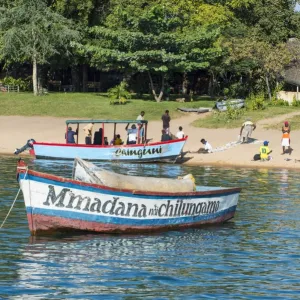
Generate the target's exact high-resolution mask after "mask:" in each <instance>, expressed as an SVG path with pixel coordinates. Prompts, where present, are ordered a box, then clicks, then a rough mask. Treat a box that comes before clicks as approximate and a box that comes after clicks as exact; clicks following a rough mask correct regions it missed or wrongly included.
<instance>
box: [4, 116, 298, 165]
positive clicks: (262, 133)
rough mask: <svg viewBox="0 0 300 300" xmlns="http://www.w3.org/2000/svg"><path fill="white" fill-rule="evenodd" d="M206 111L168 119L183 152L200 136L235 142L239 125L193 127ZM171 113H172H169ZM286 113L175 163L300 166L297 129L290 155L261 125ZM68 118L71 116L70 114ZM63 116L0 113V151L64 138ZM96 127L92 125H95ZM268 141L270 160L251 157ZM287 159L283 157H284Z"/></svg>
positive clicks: (276, 134)
mask: <svg viewBox="0 0 300 300" xmlns="http://www.w3.org/2000/svg"><path fill="white" fill-rule="evenodd" d="M206 116H207V114H201V115H198V114H185V115H182V117H180V118H178V119H171V124H170V125H171V127H170V128H171V132H172V133H173V134H174V133H176V132H177V130H178V127H179V126H182V127H183V131H184V132H185V135H187V136H188V139H187V142H186V144H185V146H184V149H183V152H186V151H191V152H194V151H196V150H198V149H199V148H200V147H202V144H201V143H200V139H201V138H205V139H206V140H207V141H208V142H209V143H210V144H211V145H212V146H213V149H216V148H219V149H220V148H224V146H226V145H228V144H230V143H233V142H236V140H237V137H238V135H239V130H240V128H234V129H224V128H221V129H206V128H197V127H193V126H192V125H191V124H192V122H193V121H195V120H197V119H199V118H205V117H206ZM171 117H172V116H171ZM288 117H289V116H288V115H282V116H280V117H278V116H277V117H275V118H273V119H268V120H263V121H261V122H258V123H257V129H256V130H255V131H254V132H253V134H252V142H251V143H248V144H235V145H233V146H230V147H229V148H226V147H225V148H226V149H223V150H222V151H218V152H217V151H216V152H213V153H209V154H198V153H187V154H186V155H185V156H184V158H183V160H181V159H179V160H178V162H177V163H178V164H182V165H186V166H204V167H209V166H214V167H230V168H253V169H265V168H268V169H292V170H298V169H300V161H299V160H300V140H297V136H298V135H299V134H300V131H292V133H291V145H292V148H294V149H293V151H292V154H291V155H288V154H285V155H281V152H282V147H281V135H282V133H281V131H280V129H279V130H274V129H265V128H264V125H266V124H267V125H270V124H272V122H273V124H278V122H281V121H282V120H288ZM70 119H71V118H70ZM65 120H66V119H65V118H54V117H22V116H10V117H8V116H0V127H1V132H0V140H1V145H0V155H2V156H8V157H16V158H17V157H24V158H28V157H32V156H30V155H29V153H26V152H25V153H24V152H23V153H21V154H20V155H18V156H15V155H14V154H13V152H14V150H15V149H16V148H20V147H21V146H23V145H24V144H25V143H26V141H27V140H28V139H30V138H34V139H35V140H36V141H43V142H56V143H63V142H64V134H65ZM148 124H149V126H148V137H151V138H153V141H158V140H160V135H161V126H162V124H161V121H150V122H149V123H148ZM95 130H96V128H95ZM117 132H118V133H120V134H121V138H123V139H124V138H125V137H126V131H125V128H124V127H123V126H118V129H117ZM105 135H107V136H108V138H109V140H110V137H111V136H112V135H113V128H109V127H107V128H106V131H105ZM83 139H84V135H83V131H81V129H80V132H79V143H84V141H83ZM264 140H268V141H270V145H269V146H270V149H271V150H273V152H272V154H271V156H272V157H273V159H272V160H271V161H265V162H262V161H252V158H253V156H254V154H256V153H258V152H259V147H260V146H261V144H262V141H264ZM286 159H287V160H286Z"/></svg>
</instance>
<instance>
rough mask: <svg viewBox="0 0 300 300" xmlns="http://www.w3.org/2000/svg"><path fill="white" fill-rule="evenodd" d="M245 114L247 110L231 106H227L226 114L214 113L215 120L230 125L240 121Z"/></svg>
mask: <svg viewBox="0 0 300 300" xmlns="http://www.w3.org/2000/svg"><path fill="white" fill-rule="evenodd" d="M244 114H245V109H243V108H235V107H233V106H231V105H228V106H227V110H226V111H224V112H220V111H218V110H217V111H214V115H213V118H215V119H217V120H219V121H223V122H226V123H229V122H230V121H232V120H238V119H240V118H241V117H242V116H243V115H244Z"/></svg>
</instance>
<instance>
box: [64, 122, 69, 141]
mask: <svg viewBox="0 0 300 300" xmlns="http://www.w3.org/2000/svg"><path fill="white" fill-rule="evenodd" d="M68 127H69V124H67V128H66V136H65V138H66V144H68Z"/></svg>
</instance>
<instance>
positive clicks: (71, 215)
mask: <svg viewBox="0 0 300 300" xmlns="http://www.w3.org/2000/svg"><path fill="white" fill-rule="evenodd" d="M235 210H236V205H234V206H231V207H229V208H227V209H224V210H222V211H219V212H216V213H213V214H207V215H200V216H193V217H190V216H189V217H178V218H169V219H162V218H157V219H129V218H118V217H111V216H100V215H93V214H85V213H81V212H74V211H65V210H51V209H44V208H32V207H27V208H26V211H27V213H29V214H33V215H44V216H53V217H60V218H65V219H71V220H81V221H86V222H98V223H106V224H114V225H136V226H141V227H143V226H159V225H176V224H186V223H195V222H199V221H207V220H212V219H215V218H218V217H222V216H224V215H226V214H228V213H230V212H234V211H235Z"/></svg>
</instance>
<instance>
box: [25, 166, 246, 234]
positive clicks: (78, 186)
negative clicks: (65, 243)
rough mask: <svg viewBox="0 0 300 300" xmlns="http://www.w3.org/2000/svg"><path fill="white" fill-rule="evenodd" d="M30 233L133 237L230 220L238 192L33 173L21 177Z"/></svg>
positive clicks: (235, 190)
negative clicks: (153, 187)
mask: <svg viewBox="0 0 300 300" xmlns="http://www.w3.org/2000/svg"><path fill="white" fill-rule="evenodd" d="M19 183H20V187H21V189H22V191H23V195H24V201H25V206H26V211H27V217H28V224H29V229H30V231H31V233H32V234H33V235H36V234H44V233H53V232H58V231H62V232H65V231H90V232H99V233H137V232H153V231H165V230H170V229H172V230H175V229H182V228H191V227H199V226H202V225H204V224H216V223H222V222H225V221H227V220H229V219H231V218H233V216H234V213H235V210H236V206H237V202H238V197H239V192H240V189H238V188H234V189H223V188H215V189H212V188H210V189H208V190H206V189H205V187H202V188H200V187H199V188H198V189H199V191H196V192H190V193H178V194H174V193H167V192H160V193H154V192H149V193H147V192H141V191H136V190H135V191H133V190H118V189H114V188H108V187H104V186H101V185H97V184H91V183H84V182H81V181H76V180H72V179H66V178H61V177H58V176H53V175H48V174H45V173H39V172H35V171H31V170H30V171H28V172H27V173H19Z"/></svg>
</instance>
